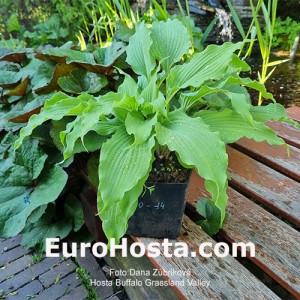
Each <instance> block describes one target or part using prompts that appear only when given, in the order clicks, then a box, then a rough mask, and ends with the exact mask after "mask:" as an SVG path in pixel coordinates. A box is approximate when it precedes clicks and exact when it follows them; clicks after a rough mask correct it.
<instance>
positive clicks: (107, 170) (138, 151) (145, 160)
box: [98, 126, 155, 239]
mask: <svg viewBox="0 0 300 300" xmlns="http://www.w3.org/2000/svg"><path fill="white" fill-rule="evenodd" d="M133 143H134V138H133V137H132V136H130V135H128V133H127V132H126V130H125V127H124V126H121V127H120V128H119V129H118V130H117V132H116V133H115V134H114V135H113V137H112V138H111V139H109V140H108V141H107V142H106V143H104V144H103V146H102V148H101V154H100V163H99V190H98V210H99V216H100V218H101V220H102V221H103V222H104V223H105V225H103V228H104V231H105V234H106V236H107V237H108V238H111V237H115V238H117V239H119V238H120V237H122V236H123V235H124V233H125V232H126V228H127V221H128V219H129V218H130V217H131V215H132V213H133V211H134V210H133V209H130V207H131V206H132V207H134V208H135V207H136V203H137V198H138V196H139V195H138V192H139V191H140V189H139V187H140V186H141V185H143V183H144V182H145V180H146V178H147V176H148V173H149V170H150V167H151V163H152V161H153V157H154V156H153V148H154V146H155V141H154V137H151V138H150V139H149V140H148V141H147V142H145V143H143V144H140V145H133ZM130 191H131V192H130ZM141 191H142V190H141ZM141 191H140V192H141ZM127 192H128V193H129V194H131V193H133V194H132V195H129V196H130V197H126V198H124V196H125V194H126V193H127ZM124 201H125V202H124ZM117 220H118V221H117ZM116 221H117V222H116ZM120 224H123V225H122V227H121V228H118V225H120Z"/></svg>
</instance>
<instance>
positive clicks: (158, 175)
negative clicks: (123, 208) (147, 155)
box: [127, 153, 190, 239]
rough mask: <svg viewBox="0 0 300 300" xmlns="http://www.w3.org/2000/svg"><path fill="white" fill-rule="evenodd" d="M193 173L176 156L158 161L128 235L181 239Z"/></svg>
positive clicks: (129, 226) (130, 224)
mask: <svg viewBox="0 0 300 300" xmlns="http://www.w3.org/2000/svg"><path fill="white" fill-rule="evenodd" d="M189 176H190V170H187V169H185V168H183V167H182V166H181V165H180V163H179V162H178V160H177V157H176V155H175V154H174V153H170V154H169V155H168V156H167V157H164V158H163V159H156V160H155V161H154V163H153V166H152V171H151V173H150V175H149V178H148V180H147V182H146V186H147V189H146V191H145V193H144V194H143V195H142V196H140V197H139V201H138V206H137V209H136V211H135V213H134V215H133V216H132V217H131V218H130V220H129V222H128V230H127V233H128V234H130V235H135V236H144V237H155V238H170V239H174V238H176V237H178V236H179V233H180V228H181V223H182V216H183V213H184V208H185V191H186V188H187V186H188V181H189Z"/></svg>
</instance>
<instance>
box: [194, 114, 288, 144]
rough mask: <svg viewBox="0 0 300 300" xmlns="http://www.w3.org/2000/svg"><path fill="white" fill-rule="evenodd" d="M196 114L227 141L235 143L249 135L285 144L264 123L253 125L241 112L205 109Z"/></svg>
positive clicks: (259, 139) (269, 141) (271, 142)
mask: <svg viewBox="0 0 300 300" xmlns="http://www.w3.org/2000/svg"><path fill="white" fill-rule="evenodd" d="M195 116H197V117H201V119H202V120H203V121H204V122H205V123H206V124H207V125H209V128H210V129H211V130H212V131H215V132H219V134H220V137H221V139H222V140H223V141H224V142H225V143H234V142H236V141H237V140H239V139H240V138H242V137H247V138H251V139H254V140H255V141H257V142H262V141H267V142H268V143H269V144H271V145H283V144H285V143H284V141H283V140H282V139H281V138H279V137H277V135H276V133H275V132H274V131H273V130H272V129H270V128H269V127H267V126H265V125H264V124H263V123H260V122H256V121H253V125H250V124H249V123H248V122H246V121H245V120H244V119H243V117H242V116H241V115H240V114H238V113H236V112H234V111H232V110H229V109H225V110H223V111H220V112H217V111H208V110H203V111H200V112H198V113H196V114H195Z"/></svg>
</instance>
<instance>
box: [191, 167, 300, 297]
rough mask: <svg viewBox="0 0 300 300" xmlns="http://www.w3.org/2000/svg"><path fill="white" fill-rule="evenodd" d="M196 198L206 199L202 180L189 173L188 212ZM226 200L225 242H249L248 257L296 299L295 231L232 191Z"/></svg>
mask: <svg viewBox="0 0 300 300" xmlns="http://www.w3.org/2000/svg"><path fill="white" fill-rule="evenodd" d="M200 195H201V196H209V194H208V193H207V192H206V191H205V189H204V182H203V179H201V178H200V177H199V176H198V175H197V174H196V173H195V172H193V174H192V178H191V182H190V186H189V188H188V191H187V201H188V203H187V204H188V205H189V206H190V207H191V209H193V207H194V205H195V202H196V201H197V199H198V198H199V196H200ZM228 197H229V203H228V208H227V211H228V213H229V214H228V217H227V219H226V220H225V222H224V227H223V230H222V234H223V236H224V237H225V239H226V240H227V241H228V242H245V243H247V242H253V243H254V244H255V245H256V256H255V257H249V258H250V259H251V260H252V261H253V262H254V263H255V264H257V265H258V266H259V267H260V268H261V269H262V270H263V271H264V272H266V273H267V274H268V275H269V276H270V277H272V278H273V279H274V280H276V281H277V282H278V283H279V284H281V285H282V286H283V287H285V288H286V289H287V290H288V291H289V292H290V293H291V294H293V295H294V296H296V297H300V260H299V253H300V234H299V232H297V231H296V230H295V229H293V228H292V227H291V226H289V225H287V224H286V223H284V222H283V221H281V220H279V219H278V218H276V217H275V216H273V215H272V214H270V213H268V212H267V211H266V210H264V209H263V208H262V207H260V206H258V205H257V204H255V203H254V202H252V201H251V200H249V199H247V198H246V197H244V196H243V195H241V194H239V193H238V192H236V191H235V190H233V189H232V188H228ZM298 217H300V216H298Z"/></svg>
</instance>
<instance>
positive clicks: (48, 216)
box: [21, 205, 72, 252]
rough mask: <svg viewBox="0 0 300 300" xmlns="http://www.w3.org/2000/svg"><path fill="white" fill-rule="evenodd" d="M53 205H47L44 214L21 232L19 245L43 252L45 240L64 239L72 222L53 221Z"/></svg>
mask: <svg viewBox="0 0 300 300" xmlns="http://www.w3.org/2000/svg"><path fill="white" fill-rule="evenodd" d="M54 213H55V205H49V206H48V207H47V210H46V213H45V214H44V215H43V216H42V217H41V218H40V219H39V220H38V221H37V222H35V223H32V224H30V225H29V226H27V227H26V229H25V230H24V231H23V232H22V242H21V244H22V245H23V246H25V247H27V248H33V247H34V248H35V249H37V250H38V251H40V252H42V251H45V250H46V249H45V246H46V238H54V237H59V238H60V239H63V238H65V237H66V236H67V235H68V234H69V233H70V232H71V230H72V220H71V219H62V220H60V221H58V222H55V221H54V219H53V218H54Z"/></svg>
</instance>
